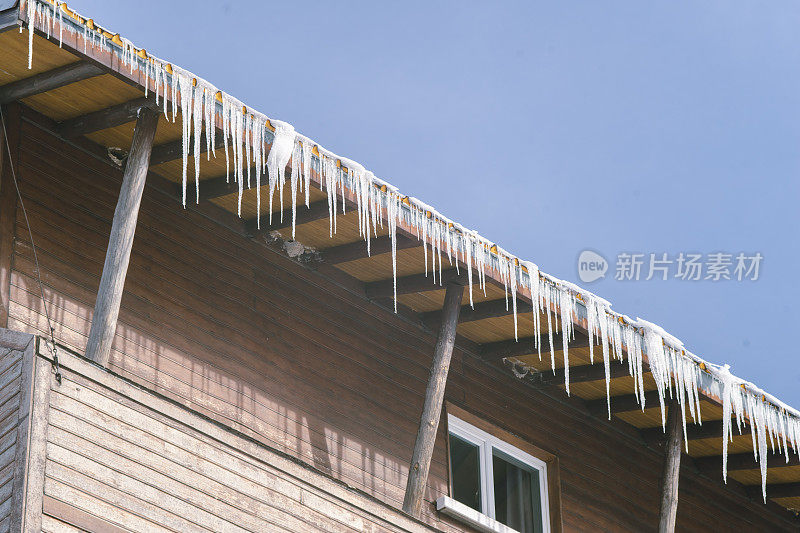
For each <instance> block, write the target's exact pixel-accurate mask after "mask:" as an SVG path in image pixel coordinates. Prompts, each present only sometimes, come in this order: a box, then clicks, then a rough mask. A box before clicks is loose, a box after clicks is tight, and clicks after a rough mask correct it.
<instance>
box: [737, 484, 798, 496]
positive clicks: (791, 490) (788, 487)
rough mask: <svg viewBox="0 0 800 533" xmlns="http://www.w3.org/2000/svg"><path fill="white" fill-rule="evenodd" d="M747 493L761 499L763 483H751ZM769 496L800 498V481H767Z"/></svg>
mask: <svg viewBox="0 0 800 533" xmlns="http://www.w3.org/2000/svg"><path fill="white" fill-rule="evenodd" d="M747 494H748V495H749V496H750V497H751V498H754V499H759V500H760V499H761V485H750V486H748V487H747ZM767 498H770V499H775V498H800V482H798V481H795V482H792V483H767Z"/></svg>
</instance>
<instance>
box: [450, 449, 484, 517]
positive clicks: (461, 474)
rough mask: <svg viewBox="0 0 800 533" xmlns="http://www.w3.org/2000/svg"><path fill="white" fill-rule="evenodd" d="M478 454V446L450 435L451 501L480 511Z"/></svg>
mask: <svg viewBox="0 0 800 533" xmlns="http://www.w3.org/2000/svg"><path fill="white" fill-rule="evenodd" d="M480 472H481V466H480V453H479V449H478V446H477V445H475V444H472V443H471V442H467V441H466V440H464V439H461V438H459V437H457V436H455V435H452V434H451V435H450V479H451V480H452V484H453V495H452V497H453V499H454V500H457V501H459V502H461V503H463V504H464V505H467V506H469V507H472V508H473V509H475V510H476V511H479V512H482V510H481V478H480Z"/></svg>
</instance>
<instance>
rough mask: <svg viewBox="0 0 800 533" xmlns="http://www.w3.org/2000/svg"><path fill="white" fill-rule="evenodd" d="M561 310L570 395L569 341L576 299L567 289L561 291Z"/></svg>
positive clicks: (565, 368)
mask: <svg viewBox="0 0 800 533" xmlns="http://www.w3.org/2000/svg"><path fill="white" fill-rule="evenodd" d="M558 306H559V308H560V310H561V343H562V346H563V348H564V387H565V388H566V390H567V395H569V341H570V340H572V335H573V326H572V315H573V314H574V313H575V298H574V296H572V294H570V292H569V291H568V290H566V289H559V303H558Z"/></svg>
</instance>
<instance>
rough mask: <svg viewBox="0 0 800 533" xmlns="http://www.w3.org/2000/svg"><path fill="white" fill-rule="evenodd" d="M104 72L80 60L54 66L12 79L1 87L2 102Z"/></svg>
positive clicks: (0, 101) (20, 98)
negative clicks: (28, 76)
mask: <svg viewBox="0 0 800 533" xmlns="http://www.w3.org/2000/svg"><path fill="white" fill-rule="evenodd" d="M102 73H103V69H101V68H100V67H98V66H97V65H94V64H92V63H88V62H86V61H78V62H76V63H70V64H69V65H64V66H63V67H58V68H54V69H53V70H48V71H47V72H42V73H41V74H36V75H34V76H31V77H30V78H24V79H21V80H18V81H12V82H11V83H7V84H5V85H3V86H1V87H0V104H7V103H9V102H13V101H15V100H22V99H23V98H27V97H29V96H33V95H34V94H40V93H44V92H47V91H52V90H53V89H57V88H58V87H61V86H63V85H69V84H70V83H76V82H79V81H82V80H85V79H87V78H93V77H95V76H99V75H100V74H102Z"/></svg>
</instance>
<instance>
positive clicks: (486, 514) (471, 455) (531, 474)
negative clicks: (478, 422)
mask: <svg viewBox="0 0 800 533" xmlns="http://www.w3.org/2000/svg"><path fill="white" fill-rule="evenodd" d="M447 423H448V430H449V435H448V442H449V458H450V485H451V487H450V497H449V498H447V497H443V498H440V499H439V501H437V508H439V509H440V510H442V512H445V513H447V514H450V515H451V516H454V517H456V518H459V519H461V520H464V521H466V522H469V523H470V524H471V525H473V526H475V527H477V528H478V529H481V530H483V531H492V532H505V531H519V532H521V533H540V532H549V531H550V524H549V512H548V497H547V463H545V462H544V461H542V460H541V459H538V458H536V457H534V456H532V455H530V454H528V453H526V452H524V451H522V450H520V449H519V448H516V447H515V446H512V445H511V444H508V443H507V442H504V441H503V440H501V439H499V438H497V437H496V436H494V435H492V434H490V433H487V432H486V431H484V430H482V429H480V428H477V427H475V426H473V425H472V424H469V423H467V422H465V421H463V420H461V419H460V418H457V417H456V416H454V415H453V414H450V413H449V414H448V417H447Z"/></svg>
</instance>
